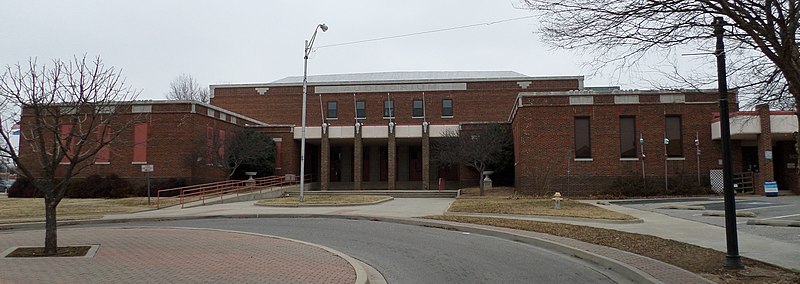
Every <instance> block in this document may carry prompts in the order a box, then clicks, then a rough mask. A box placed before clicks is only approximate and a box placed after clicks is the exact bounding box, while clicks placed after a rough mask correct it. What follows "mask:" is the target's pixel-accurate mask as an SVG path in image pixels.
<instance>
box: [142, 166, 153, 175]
mask: <svg viewBox="0 0 800 284" xmlns="http://www.w3.org/2000/svg"><path fill="white" fill-rule="evenodd" d="M154 169H155V167H153V165H142V172H143V173H152V172H153V170H154Z"/></svg>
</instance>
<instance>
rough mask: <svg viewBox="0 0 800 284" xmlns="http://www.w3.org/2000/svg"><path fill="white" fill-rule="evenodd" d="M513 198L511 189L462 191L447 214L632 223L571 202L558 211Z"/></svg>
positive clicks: (539, 201)
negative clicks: (520, 216)
mask: <svg viewBox="0 0 800 284" xmlns="http://www.w3.org/2000/svg"><path fill="white" fill-rule="evenodd" d="M512 196H513V188H494V189H492V190H490V191H487V192H486V195H484V196H479V195H478V189H476V188H475V189H473V188H469V189H466V190H462V191H461V196H460V197H459V198H458V199H456V201H455V202H453V204H452V205H450V209H448V210H447V211H448V212H457V213H494V214H520V215H541V216H558V217H578V218H592V219H608V220H635V219H636V218H634V217H633V216H630V215H627V214H623V213H619V212H615V211H611V210H607V209H604V208H600V207H597V206H594V205H592V204H587V203H581V202H577V201H573V200H563V201H561V209H555V208H553V200H551V199H549V198H544V199H543V198H541V197H533V196H514V198H512Z"/></svg>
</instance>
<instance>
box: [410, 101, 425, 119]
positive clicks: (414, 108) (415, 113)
mask: <svg viewBox="0 0 800 284" xmlns="http://www.w3.org/2000/svg"><path fill="white" fill-rule="evenodd" d="M411 116H412V117H423V116H425V109H424V107H423V106H422V100H413V101H411Z"/></svg>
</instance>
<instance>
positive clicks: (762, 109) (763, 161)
mask: <svg viewBox="0 0 800 284" xmlns="http://www.w3.org/2000/svg"><path fill="white" fill-rule="evenodd" d="M756 111H757V112H758V117H759V119H760V120H761V134H758V171H759V173H758V178H756V182H757V183H758V184H756V185H755V188H756V189H755V193H756V194H759V195H763V194H764V181H768V180H775V172H774V167H773V164H772V160H771V159H770V160H767V158H766V155H765V154H766V151H772V129H771V128H770V117H769V105H767V104H761V105H758V106H756Z"/></svg>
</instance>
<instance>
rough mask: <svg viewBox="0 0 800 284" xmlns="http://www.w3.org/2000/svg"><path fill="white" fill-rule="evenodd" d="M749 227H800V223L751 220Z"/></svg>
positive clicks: (748, 222) (748, 223)
mask: <svg viewBox="0 0 800 284" xmlns="http://www.w3.org/2000/svg"><path fill="white" fill-rule="evenodd" d="M747 225H764V226H775V227H800V221H784V220H749V221H747Z"/></svg>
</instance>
